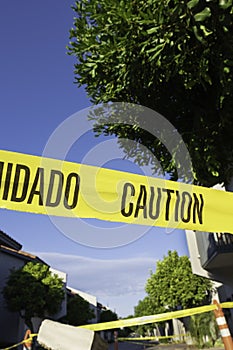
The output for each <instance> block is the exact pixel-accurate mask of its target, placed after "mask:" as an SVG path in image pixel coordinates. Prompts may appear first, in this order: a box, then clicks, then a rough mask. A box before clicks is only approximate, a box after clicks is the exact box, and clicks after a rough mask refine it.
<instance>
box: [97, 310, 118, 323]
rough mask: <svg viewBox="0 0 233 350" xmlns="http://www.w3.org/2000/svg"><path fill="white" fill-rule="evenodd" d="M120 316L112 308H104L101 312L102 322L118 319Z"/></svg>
mask: <svg viewBox="0 0 233 350" xmlns="http://www.w3.org/2000/svg"><path fill="white" fill-rule="evenodd" d="M117 320H118V316H117V314H116V313H115V312H113V311H112V310H103V311H101V313H100V322H110V321H117Z"/></svg>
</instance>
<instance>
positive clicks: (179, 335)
mask: <svg viewBox="0 0 233 350" xmlns="http://www.w3.org/2000/svg"><path fill="white" fill-rule="evenodd" d="M186 336H187V334H173V335H158V336H153V337H131V338H129V337H128V338H124V337H119V338H117V340H118V341H134V340H136V341H137V340H141V341H145V340H158V339H170V338H179V337H186Z"/></svg>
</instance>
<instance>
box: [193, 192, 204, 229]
mask: <svg viewBox="0 0 233 350" xmlns="http://www.w3.org/2000/svg"><path fill="white" fill-rule="evenodd" d="M199 196H200V200H201V203H200V202H199V200H198V198H197V195H196V193H194V194H193V198H194V205H193V223H194V224H196V215H197V217H198V220H199V223H200V224H201V225H202V224H203V208H204V199H203V196H202V194H201V193H200V194H199Z"/></svg>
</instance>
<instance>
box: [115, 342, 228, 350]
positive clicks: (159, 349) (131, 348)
mask: <svg viewBox="0 0 233 350" xmlns="http://www.w3.org/2000/svg"><path fill="white" fill-rule="evenodd" d="M144 349H145V348H144V347H143V345H140V344H134V343H129V342H119V344H118V350H144ZM190 349H191V348H190V347H189V346H188V345H186V344H162V345H161V344H159V345H154V346H147V347H146V350H190ZM192 349H193V350H195V348H194V347H192ZM108 350H115V349H114V343H112V344H110V345H109V348H108ZM209 350H224V347H219V348H214V349H209Z"/></svg>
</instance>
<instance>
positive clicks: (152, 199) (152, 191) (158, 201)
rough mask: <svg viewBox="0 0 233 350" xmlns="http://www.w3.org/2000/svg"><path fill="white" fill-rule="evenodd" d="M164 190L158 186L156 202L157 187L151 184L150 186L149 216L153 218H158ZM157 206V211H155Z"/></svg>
mask: <svg viewBox="0 0 233 350" xmlns="http://www.w3.org/2000/svg"><path fill="white" fill-rule="evenodd" d="M161 197H162V191H161V188H160V187H158V188H157V198H156V203H155V189H154V187H152V186H151V188H150V202H149V217H150V218H151V219H153V220H156V219H158V217H159V214H160V205H161ZM154 208H155V212H154V211H153V210H154Z"/></svg>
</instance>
